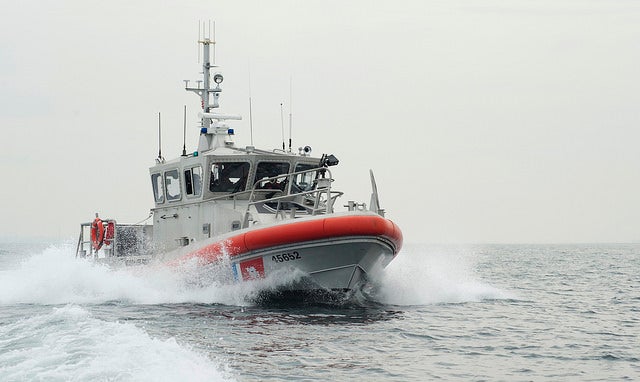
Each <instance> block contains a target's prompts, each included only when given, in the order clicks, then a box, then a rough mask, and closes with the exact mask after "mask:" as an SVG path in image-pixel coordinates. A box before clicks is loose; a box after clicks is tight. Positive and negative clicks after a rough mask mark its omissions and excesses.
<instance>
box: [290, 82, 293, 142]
mask: <svg viewBox="0 0 640 382" xmlns="http://www.w3.org/2000/svg"><path fill="white" fill-rule="evenodd" d="M292 84H293V77H289V152H291V131H292V130H291V114H292V112H293V95H292V94H293V90H292V89H293V85H292Z"/></svg>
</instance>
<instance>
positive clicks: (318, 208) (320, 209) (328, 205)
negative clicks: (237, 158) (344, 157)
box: [243, 167, 344, 228]
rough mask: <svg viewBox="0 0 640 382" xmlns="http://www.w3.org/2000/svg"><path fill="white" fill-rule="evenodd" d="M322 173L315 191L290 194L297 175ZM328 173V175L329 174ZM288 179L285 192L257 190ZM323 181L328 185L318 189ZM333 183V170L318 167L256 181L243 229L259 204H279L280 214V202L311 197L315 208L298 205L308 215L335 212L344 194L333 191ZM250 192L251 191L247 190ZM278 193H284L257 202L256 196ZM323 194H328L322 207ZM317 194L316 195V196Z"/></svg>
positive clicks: (277, 210) (252, 188) (250, 196)
mask: <svg viewBox="0 0 640 382" xmlns="http://www.w3.org/2000/svg"><path fill="white" fill-rule="evenodd" d="M316 171H317V172H320V173H321V174H322V178H316V179H315V181H314V183H316V184H315V186H314V188H313V189H311V190H306V191H302V192H297V193H293V194H292V193H290V191H291V188H292V185H293V177H294V176H296V175H300V174H306V173H313V172H316ZM327 173H328V174H327ZM326 175H328V178H327V177H326ZM284 177H287V182H288V185H287V188H286V189H285V190H279V189H259V188H257V187H258V185H259V184H260V183H263V182H269V181H272V180H278V179H281V178H284ZM321 179H325V180H326V182H325V183H326V185H324V186H321V187H318V182H317V181H318V180H321ZM331 182H333V177H332V175H331V170H329V169H328V168H326V167H316V168H312V169H307V170H302V171H295V172H291V173H287V174H279V175H276V176H272V177H269V178H263V179H260V180H258V181H256V182H255V183H254V184H253V186H252V187H251V194H250V195H249V199H248V202H247V209H246V211H245V217H244V222H243V228H246V227H247V226H248V223H249V219H248V218H249V214H250V208H251V206H255V205H258V204H266V203H269V202H278V206H277V208H276V211H275V213H276V214H278V212H279V211H280V202H281V201H287V202H292V203H293V200H294V199H295V198H296V197H304V196H310V197H312V198H313V200H314V205H313V208H310V207H307V206H305V205H304V204H299V203H296V204H298V205H300V206H301V207H303V208H305V210H307V213H309V212H310V213H311V215H315V214H316V213H330V212H331V211H333V205H334V203H335V201H336V199H337V198H339V197H340V196H342V195H343V194H344V193H343V192H341V191H331ZM247 191H249V190H247ZM278 191H282V192H284V194H283V195H278V196H275V197H271V198H268V199H264V200H255V198H256V195H257V194H259V193H262V192H278ZM245 192H246V191H245ZM323 193H326V195H327V198H326V200H325V201H324V202H323V204H322V205H321V203H322V202H321V200H320V197H321V195H322V194H323ZM314 194H315V195H314Z"/></svg>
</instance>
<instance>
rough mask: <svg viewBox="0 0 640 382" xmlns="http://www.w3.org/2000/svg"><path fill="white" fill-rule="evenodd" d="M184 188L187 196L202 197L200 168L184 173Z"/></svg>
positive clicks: (193, 168)
mask: <svg viewBox="0 0 640 382" xmlns="http://www.w3.org/2000/svg"><path fill="white" fill-rule="evenodd" d="M184 187H185V191H186V192H187V195H190V196H200V195H202V167H200V166H197V167H192V168H190V169H187V170H185V171H184Z"/></svg>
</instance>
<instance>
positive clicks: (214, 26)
mask: <svg viewBox="0 0 640 382" xmlns="http://www.w3.org/2000/svg"><path fill="white" fill-rule="evenodd" d="M209 39H210V40H211V42H213V63H214V64H215V63H216V22H215V21H214V22H213V39H212V38H211V20H209Z"/></svg>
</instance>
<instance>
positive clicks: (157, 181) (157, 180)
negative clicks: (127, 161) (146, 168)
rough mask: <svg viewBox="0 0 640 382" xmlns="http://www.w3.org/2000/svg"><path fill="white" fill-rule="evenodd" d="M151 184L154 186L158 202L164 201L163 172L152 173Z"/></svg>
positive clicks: (154, 193) (154, 196) (154, 194)
mask: <svg viewBox="0 0 640 382" xmlns="http://www.w3.org/2000/svg"><path fill="white" fill-rule="evenodd" d="M151 185H152V186H153V198H154V199H155V201H156V203H164V184H162V174H152V175H151Z"/></svg>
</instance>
